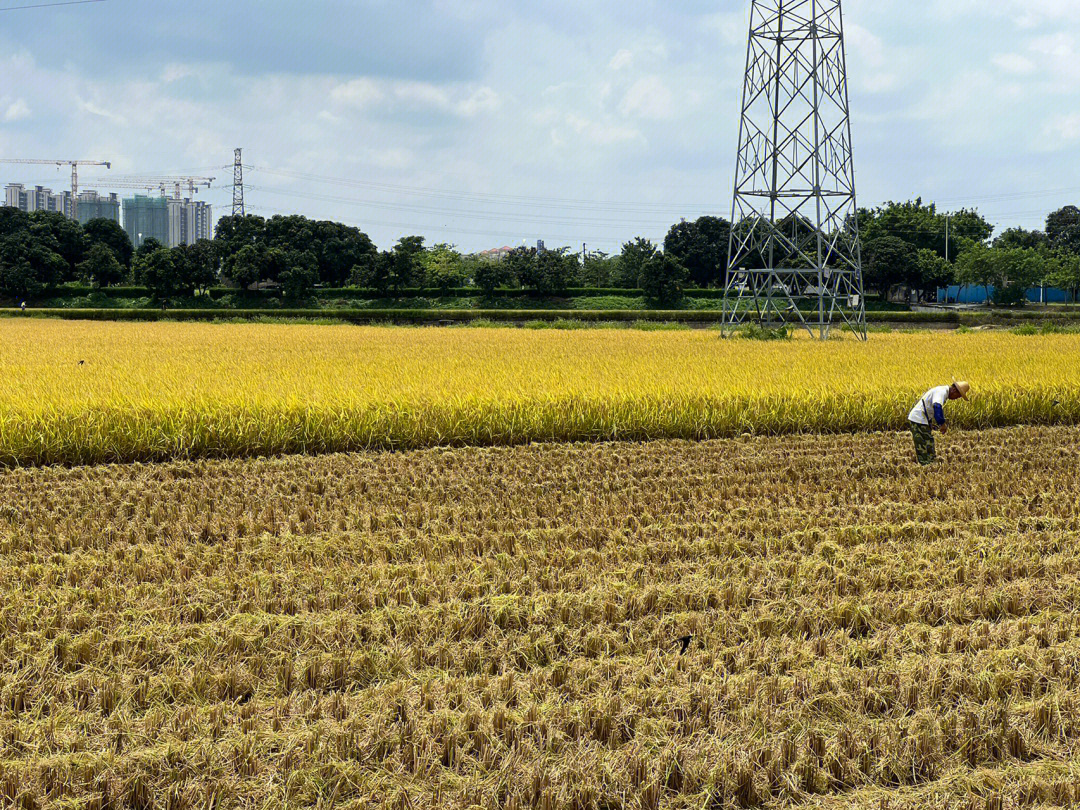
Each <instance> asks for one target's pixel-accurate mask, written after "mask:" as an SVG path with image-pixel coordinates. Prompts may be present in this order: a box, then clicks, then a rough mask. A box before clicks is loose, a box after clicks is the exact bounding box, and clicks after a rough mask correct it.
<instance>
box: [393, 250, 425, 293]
mask: <svg viewBox="0 0 1080 810" xmlns="http://www.w3.org/2000/svg"><path fill="white" fill-rule="evenodd" d="M423 252H424V237H422V236H403V237H401V239H399V240H398V243H397V244H396V245H394V249H393V250H392V251H390V262H389V265H388V267H389V273H388V278H389V282H390V287H391V289H393V291H394V292H395V293H398V292H401V290H403V289H405V288H406V287H411V286H412V285H413V284H415V283H416V282H417V281H418V280H419V279H420V277H421V267H420V256H421V255H422V254H423Z"/></svg>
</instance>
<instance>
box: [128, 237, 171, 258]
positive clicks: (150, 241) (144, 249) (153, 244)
mask: <svg viewBox="0 0 1080 810" xmlns="http://www.w3.org/2000/svg"><path fill="white" fill-rule="evenodd" d="M159 250H167V248H166V247H165V246H164V245H163V244H161V242H159V241H158V240H157V239H155V238H154V237H152V236H150V237H147V238H146V239H144V240H143V243H142V244H141V245H139V249H138V250H136V251H135V258H134V260H133V261H136V262H137V261H138V260H139V259H145V258H146V257H147V256H149V255H150V254H151V253H157V252H158V251H159Z"/></svg>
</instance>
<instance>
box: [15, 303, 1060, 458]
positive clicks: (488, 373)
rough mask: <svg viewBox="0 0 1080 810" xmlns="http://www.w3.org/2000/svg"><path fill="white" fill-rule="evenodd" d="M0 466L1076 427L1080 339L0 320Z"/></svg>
mask: <svg viewBox="0 0 1080 810" xmlns="http://www.w3.org/2000/svg"><path fill="white" fill-rule="evenodd" d="M0 369H2V373H0V465H8V466H10V465H20V464H22V465H26V464H42V463H46V464H47V463H93V462H101V461H132V460H142V461H150V460H164V459H178V458H199V457H235V456H253V455H270V454H278V453H305V452H307V453H312V452H326V451H348V450H361V449H376V448H384V449H385V448H396V449H408V448H423V447H431V446H440V445H511V444H521V443H525V442H530V441H567V440H570V441H573V440H586V441H592V440H617V439H650V438H651V439H655V438H692V439H708V438H716V437H730V436H738V435H741V434H743V433H755V434H781V433H798V432H840V431H847V430H853V429H886V428H890V429H891V428H901V427H903V426H904V420H905V417H906V415H907V412H908V410H909V408H910V405H911V403H912V402H913V401H914V400H915V398H916V397H917V396H918V395H919V394H921V393H922V392H923V391H924V390H925V389H926V388H928V387H929V386H930V385H936V384H941V383H943V382H944V383H947V382H949V381H950V379H951V378H952V377H953V376H955V377H958V378H967V379H971V380H972V381H973V382H974V383H975V385H976V388H977V390H978V392H979V396H978V398H977V400H976V401H975V402H974V403H973V404H972V405H970V406H963V407H958V408H955V409H954V410H955V414H954V416H955V419H956V422H957V424H959V425H963V426H968V427H989V426H1000V425H1013V424H1075V423H1077V422H1080V336H1076V335H1048V336H1038V337H1026V336H1020V335H1010V334H991V333H977V334H965V335H958V334H915V335H903V334H896V335H875V336H874V337H873V339H872V341H871V342H870V343H868V344H861V343H858V342H856V341H853V340H840V341H830V342H827V343H824V344H822V343H817V342H813V341H809V340H797V341H783V342H780V343H771V344H770V343H760V342H756V341H748V340H728V341H724V340H721V339H720V338H719V336H718V335H717V333H715V332H706V333H641V332H635V331H611V330H576V331H572V332H560V331H550V332H547V331H545V332H533V331H518V330H473V329H453V330H439V329H391V328H378V327H371V328H357V327H349V326H340V327H334V326H298V325H265V324H259V325H213V324H172V323H161V324H110V323H84V324H73V323H67V322H60V321H55V322H50V321H38V320H29V319H27V320H19V319H4V320H3V321H0Z"/></svg>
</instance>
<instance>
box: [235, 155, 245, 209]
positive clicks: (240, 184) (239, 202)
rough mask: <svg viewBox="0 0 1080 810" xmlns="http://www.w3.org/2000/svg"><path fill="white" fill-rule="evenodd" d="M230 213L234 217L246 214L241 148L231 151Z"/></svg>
mask: <svg viewBox="0 0 1080 810" xmlns="http://www.w3.org/2000/svg"><path fill="white" fill-rule="evenodd" d="M232 215H233V216H234V217H243V216H247V209H246V208H245V207H244V160H243V150H242V149H237V150H236V151H235V152H234V153H233V191H232Z"/></svg>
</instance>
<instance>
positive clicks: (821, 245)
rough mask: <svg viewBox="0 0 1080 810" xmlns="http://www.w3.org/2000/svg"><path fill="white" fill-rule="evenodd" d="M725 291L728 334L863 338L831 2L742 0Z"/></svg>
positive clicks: (839, 50) (834, 1)
mask: <svg viewBox="0 0 1080 810" xmlns="http://www.w3.org/2000/svg"><path fill="white" fill-rule="evenodd" d="M750 15H751V17H750V40H749V44H748V47H747V58H746V78H745V83H744V88H743V100H742V109H741V114H742V122H741V124H740V128H739V150H738V155H737V160H736V168H735V195H734V203H733V205H732V219H731V221H732V233H731V245H730V249H729V254H728V272H727V279H726V291H725V295H724V323H725V327H726V328H727V329H730V328H733V327H736V326H739V325H741V324H749V323H759V324H761V325H764V326H770V327H777V326H798V327H800V328H805V329H806V330H808V331H809V332H810V333H811V334H813V335H815V336H818V337H821V338H822V339H824V338H827V337H828V336H829V333H830V330H831V329H832V327H833V326H836V325H845V324H846V325H847V326H849V327H850V328H851V330H852V331H854V332H855V334H857V335H859V336H860V337H862V338H863V339H865V338H866V308H865V302H864V300H863V279H862V257H861V251H860V247H859V225H858V217H857V207H856V201H855V169H854V165H853V161H852V149H851V118H850V106H849V101H848V81H847V61H846V57H845V49H844V25H843V19H842V12H841V2H840V0H753V6H752V8H751V12H750Z"/></svg>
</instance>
